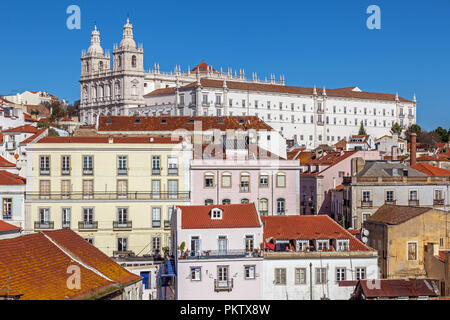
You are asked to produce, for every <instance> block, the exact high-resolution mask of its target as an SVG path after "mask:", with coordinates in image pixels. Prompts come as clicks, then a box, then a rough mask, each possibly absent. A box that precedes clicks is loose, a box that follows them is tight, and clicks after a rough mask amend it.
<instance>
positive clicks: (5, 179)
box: [0, 170, 26, 186]
mask: <svg viewBox="0 0 450 320" xmlns="http://www.w3.org/2000/svg"><path fill="white" fill-rule="evenodd" d="M25 183H26V179H25V178H22V177H21V176H18V175H17V174H14V173H11V172H8V171H5V170H0V185H3V186H5V185H6V186H15V185H23V184H25Z"/></svg>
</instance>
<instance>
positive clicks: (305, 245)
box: [295, 240, 309, 251]
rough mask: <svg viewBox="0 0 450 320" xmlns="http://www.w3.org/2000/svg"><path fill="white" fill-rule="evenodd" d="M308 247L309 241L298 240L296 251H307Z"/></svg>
mask: <svg viewBox="0 0 450 320" xmlns="http://www.w3.org/2000/svg"><path fill="white" fill-rule="evenodd" d="M308 247H309V241H308V240H297V241H296V242H295V250H297V251H306V249H307V248H308Z"/></svg>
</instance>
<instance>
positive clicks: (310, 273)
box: [309, 262, 313, 300]
mask: <svg viewBox="0 0 450 320" xmlns="http://www.w3.org/2000/svg"><path fill="white" fill-rule="evenodd" d="M309 298H310V300H312V299H313V296H312V263H311V262H310V263H309Z"/></svg>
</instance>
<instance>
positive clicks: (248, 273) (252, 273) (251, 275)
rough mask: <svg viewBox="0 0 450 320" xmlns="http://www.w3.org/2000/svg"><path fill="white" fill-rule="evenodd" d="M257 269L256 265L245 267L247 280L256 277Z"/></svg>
mask: <svg viewBox="0 0 450 320" xmlns="http://www.w3.org/2000/svg"><path fill="white" fill-rule="evenodd" d="M255 269H256V266H245V267H244V275H245V280H253V279H255Z"/></svg>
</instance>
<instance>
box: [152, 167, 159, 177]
mask: <svg viewBox="0 0 450 320" xmlns="http://www.w3.org/2000/svg"><path fill="white" fill-rule="evenodd" d="M152 175H153V176H160V175H161V168H152Z"/></svg>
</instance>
